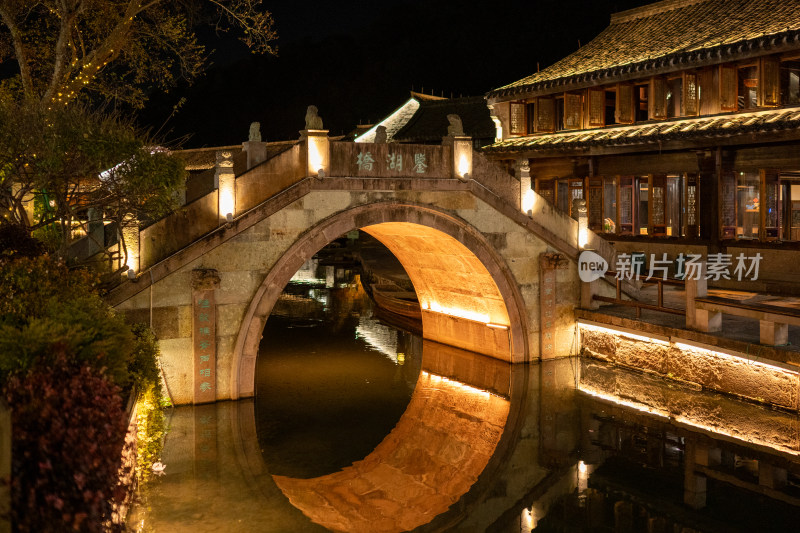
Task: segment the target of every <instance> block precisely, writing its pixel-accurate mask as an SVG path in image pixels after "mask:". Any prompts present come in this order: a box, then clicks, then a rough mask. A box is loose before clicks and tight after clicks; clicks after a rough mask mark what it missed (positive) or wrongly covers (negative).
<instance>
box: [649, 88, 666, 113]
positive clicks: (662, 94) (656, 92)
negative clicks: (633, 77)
mask: <svg viewBox="0 0 800 533" xmlns="http://www.w3.org/2000/svg"><path fill="white" fill-rule="evenodd" d="M650 118H651V119H656V120H662V119H665V118H667V80H665V79H664V78H653V79H652V80H651V81H650Z"/></svg>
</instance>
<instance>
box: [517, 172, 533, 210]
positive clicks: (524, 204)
mask: <svg viewBox="0 0 800 533" xmlns="http://www.w3.org/2000/svg"><path fill="white" fill-rule="evenodd" d="M517 178H518V179H519V202H520V205H519V207H520V210H521V211H522V212H523V213H526V214H532V213H531V212H530V211H532V209H533V200H534V196H533V187H532V181H531V167H530V165H529V163H528V159H527V158H525V159H518V160H517Z"/></svg>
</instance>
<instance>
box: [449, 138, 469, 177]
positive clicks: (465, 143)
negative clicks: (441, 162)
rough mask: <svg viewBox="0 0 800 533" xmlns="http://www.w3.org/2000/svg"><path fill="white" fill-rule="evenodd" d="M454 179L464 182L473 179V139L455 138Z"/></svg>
mask: <svg viewBox="0 0 800 533" xmlns="http://www.w3.org/2000/svg"><path fill="white" fill-rule="evenodd" d="M453 177H454V178H458V179H460V180H462V181H467V180H468V179H470V178H471V177H472V137H468V136H466V135H456V136H453Z"/></svg>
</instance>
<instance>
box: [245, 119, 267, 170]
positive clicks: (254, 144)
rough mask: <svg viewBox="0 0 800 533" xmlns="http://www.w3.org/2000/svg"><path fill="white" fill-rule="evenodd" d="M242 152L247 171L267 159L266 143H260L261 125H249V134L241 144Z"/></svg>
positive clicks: (257, 123) (254, 123)
mask: <svg viewBox="0 0 800 533" xmlns="http://www.w3.org/2000/svg"><path fill="white" fill-rule="evenodd" d="M242 150H244V151H245V152H246V153H247V169H248V170H250V169H251V168H253V167H254V166H256V165H258V164H259V163H262V162H264V161H265V160H266V159H267V143H265V142H262V141H261V123H259V122H253V123H251V124H250V134H249V136H248V138H247V141H245V142H243V143H242Z"/></svg>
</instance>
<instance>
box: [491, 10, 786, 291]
mask: <svg viewBox="0 0 800 533" xmlns="http://www.w3.org/2000/svg"><path fill="white" fill-rule="evenodd" d="M487 100H488V104H489V107H490V109H491V110H492V114H493V119H494V120H495V123H496V124H497V125H498V128H497V129H498V135H497V141H496V142H495V143H494V144H492V145H490V146H488V147H486V148H484V150H485V152H486V153H487V155H489V156H490V157H491V158H493V159H495V160H498V161H501V162H503V163H504V164H506V165H507V166H508V167H509V168H512V167H519V166H520V165H527V166H529V168H530V175H531V177H532V178H533V182H534V184H535V189H536V191H537V192H538V193H539V194H540V195H541V196H542V197H544V198H545V199H546V200H548V201H550V202H552V203H553V204H554V205H556V206H557V207H558V208H560V209H562V210H564V211H566V212H570V211H571V210H572V205H573V202H572V200H573V199H575V198H582V199H585V200H586V204H587V211H588V217H589V225H590V227H591V229H592V230H594V231H596V232H599V233H603V234H604V235H605V236H606V237H607V238H608V239H609V240H611V241H613V242H615V244H616V246H617V249H618V250H620V251H633V250H637V249H642V250H648V251H661V250H663V251H666V252H670V253H675V254H677V253H679V252H680V251H685V250H686V249H687V247H688V248H691V249H692V251H693V252H695V251H697V250H699V249H705V250H706V252H708V251H711V252H720V251H722V252H724V251H728V249H729V248H730V249H734V248H735V249H739V248H747V249H752V248H758V249H764V250H767V251H770V252H771V253H772V255H773V256H774V258H775V259H774V261H773V265H772V266H773V267H774V268H776V269H777V270H776V275H775V276H773V277H774V278H775V279H774V280H773V281H774V282H776V283H777V282H780V283H778V284H779V285H781V286H783V283H782V280H785V279H788V278H785V277H783V278H781V276H779V275H777V272H780V271H781V270H783V267H779V265H786V266H790V265H793V267H792V268H793V270H794V271H800V267H797V266H796V265H797V264H800V262H799V261H798V260H800V0H666V1H662V2H658V3H655V4H651V5H648V6H644V7H641V8H637V9H632V10H629V11H625V12H622V13H617V14H615V15H612V17H611V24H610V25H609V27H608V28H606V30H604V31H603V32H602V33H601V34H600V35H598V36H597V37H596V38H595V39H594V40H593V41H591V42H590V43H588V44H587V45H585V46H583V47H582V48H580V49H579V50H578V51H576V52H575V53H573V54H572V55H570V56H567V57H566V58H564V59H562V60H561V61H559V62H557V63H556V64H554V65H552V66H551V67H549V68H547V69H544V70H542V71H541V72H537V73H536V74H533V75H531V76H529V77H527V78H524V79H522V80H519V81H516V82H514V83H511V84H509V85H506V86H503V87H500V88H498V89H495V90H493V91H491V92H490V93H489V94H488V95H487ZM700 251H702V250H700ZM774 252H786V253H779V254H778V255H775V253H774ZM789 252H791V253H789ZM765 265H766V263H765ZM790 277H791V276H790ZM765 279H768V278H765ZM793 281H796V284H797V286H800V275H798V276H797V279H796V280H793ZM792 284H793V285H794V284H795V283H792ZM773 285H775V283H773ZM754 288H769V286H766V287H754Z"/></svg>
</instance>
